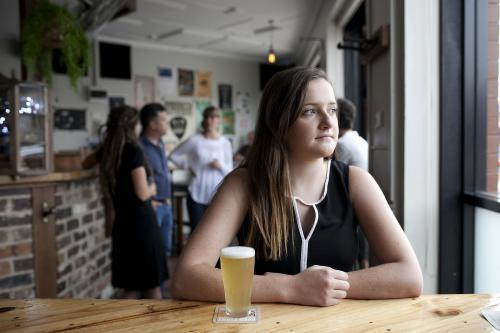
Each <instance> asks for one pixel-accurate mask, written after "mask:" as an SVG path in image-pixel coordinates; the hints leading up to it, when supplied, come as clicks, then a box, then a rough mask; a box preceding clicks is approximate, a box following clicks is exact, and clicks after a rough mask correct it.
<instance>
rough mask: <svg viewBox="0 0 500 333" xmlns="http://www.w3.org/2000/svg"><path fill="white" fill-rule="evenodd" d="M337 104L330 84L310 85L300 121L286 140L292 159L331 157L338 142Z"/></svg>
mask: <svg viewBox="0 0 500 333" xmlns="http://www.w3.org/2000/svg"><path fill="white" fill-rule="evenodd" d="M338 133H339V129H338V123H337V103H336V100H335V95H334V93H333V88H332V86H331V84H330V83H329V82H328V81H326V80H324V79H316V80H313V81H311V82H309V84H308V86H307V91H306V97H305V101H304V105H303V106H302V109H301V112H300V115H299V118H297V120H296V121H295V122H294V123H293V125H292V126H291V127H290V130H289V132H288V137H287V139H286V143H287V148H288V152H289V154H290V157H291V158H300V159H315V158H322V157H323V158H324V157H328V156H331V155H332V154H333V151H334V150H335V146H336V145H337V139H338Z"/></svg>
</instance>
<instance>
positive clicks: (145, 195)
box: [132, 166, 156, 201]
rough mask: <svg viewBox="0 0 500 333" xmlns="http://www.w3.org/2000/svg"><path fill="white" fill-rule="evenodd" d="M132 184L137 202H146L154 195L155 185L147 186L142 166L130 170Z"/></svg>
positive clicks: (144, 170)
mask: <svg viewBox="0 0 500 333" xmlns="http://www.w3.org/2000/svg"><path fill="white" fill-rule="evenodd" d="M132 184H133V185H134V191H135V194H136V195H137V197H138V198H139V200H141V201H146V200H148V199H149V198H151V197H152V196H154V195H156V185H155V183H154V182H153V183H151V184H148V180H147V177H146V169H145V168H144V167H143V166H140V167H137V168H135V169H133V170H132Z"/></svg>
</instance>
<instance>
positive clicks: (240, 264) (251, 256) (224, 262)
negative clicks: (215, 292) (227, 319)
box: [220, 246, 255, 317]
mask: <svg viewBox="0 0 500 333" xmlns="http://www.w3.org/2000/svg"><path fill="white" fill-rule="evenodd" d="M254 265H255V250H254V249H253V248H251V247H245V246H230V247H225V248H223V249H222V250H221V255H220V266H221V269H222V281H223V282H224V295H225V298H226V313H227V315H228V316H231V317H245V316H247V315H248V311H249V310H250V301H251V298H252V280H253V269H254Z"/></svg>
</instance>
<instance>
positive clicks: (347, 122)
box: [335, 98, 368, 171]
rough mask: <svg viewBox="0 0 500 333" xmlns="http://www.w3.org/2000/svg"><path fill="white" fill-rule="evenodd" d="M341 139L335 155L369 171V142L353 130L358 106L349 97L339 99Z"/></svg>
mask: <svg viewBox="0 0 500 333" xmlns="http://www.w3.org/2000/svg"><path fill="white" fill-rule="evenodd" d="M337 105H338V121H339V141H338V143H337V148H336V149H335V157H336V158H337V160H338V161H342V162H344V163H346V164H347V165H355V166H357V167H360V168H361V169H363V170H365V171H368V142H366V140H365V139H363V138H362V137H361V136H359V134H358V132H356V131H354V130H353V127H354V119H356V112H357V110H356V106H355V105H354V103H352V102H351V101H349V100H347V99H343V98H339V99H337Z"/></svg>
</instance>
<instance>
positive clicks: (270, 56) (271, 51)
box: [267, 20, 276, 64]
mask: <svg viewBox="0 0 500 333" xmlns="http://www.w3.org/2000/svg"><path fill="white" fill-rule="evenodd" d="M269 24H270V26H271V27H273V25H274V24H273V20H269ZM267 62H268V63H269V64H274V63H276V53H274V49H273V30H271V46H270V47H269V52H268V53H267Z"/></svg>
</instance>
